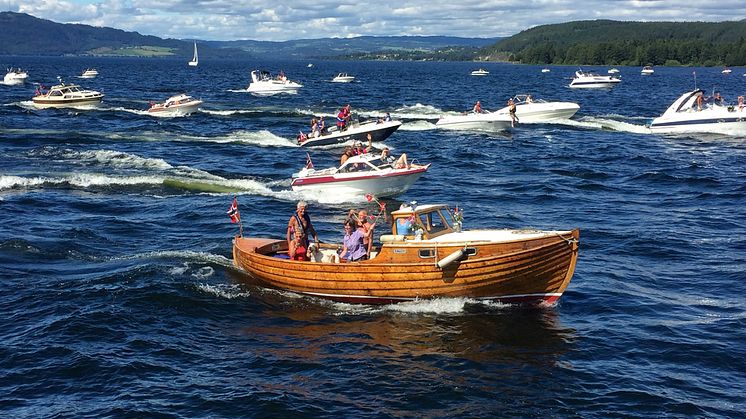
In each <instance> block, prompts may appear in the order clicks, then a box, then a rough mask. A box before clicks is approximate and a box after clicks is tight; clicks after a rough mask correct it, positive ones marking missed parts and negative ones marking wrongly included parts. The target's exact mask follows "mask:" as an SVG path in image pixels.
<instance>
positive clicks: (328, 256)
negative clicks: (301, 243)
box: [306, 243, 339, 263]
mask: <svg viewBox="0 0 746 419" xmlns="http://www.w3.org/2000/svg"><path fill="white" fill-rule="evenodd" d="M306 256H308V258H309V259H311V262H321V263H339V255H338V254H337V251H336V250H334V249H319V244H318V243H311V244H309V245H308V252H306Z"/></svg>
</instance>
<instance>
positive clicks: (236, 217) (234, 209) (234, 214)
mask: <svg viewBox="0 0 746 419" xmlns="http://www.w3.org/2000/svg"><path fill="white" fill-rule="evenodd" d="M227 214H228V216H229V217H230V218H231V223H237V222H239V221H241V213H240V212H238V200H237V199H236V197H233V203H232V204H231V207H230V208H228V212H227Z"/></svg>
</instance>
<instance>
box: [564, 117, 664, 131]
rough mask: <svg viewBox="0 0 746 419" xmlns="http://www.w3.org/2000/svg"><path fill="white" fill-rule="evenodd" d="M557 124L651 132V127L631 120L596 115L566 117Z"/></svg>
mask: <svg viewBox="0 0 746 419" xmlns="http://www.w3.org/2000/svg"><path fill="white" fill-rule="evenodd" d="M553 123H556V124H557V125H567V126H571V127H577V128H587V129H598V130H609V131H618V132H629V133H633V134H650V133H651V131H650V128H648V127H647V126H645V125H637V124H631V123H629V122H623V121H619V120H617V119H611V118H602V117H594V116H584V117H582V118H580V119H577V120H575V119H566V120H562V121H556V122H553Z"/></svg>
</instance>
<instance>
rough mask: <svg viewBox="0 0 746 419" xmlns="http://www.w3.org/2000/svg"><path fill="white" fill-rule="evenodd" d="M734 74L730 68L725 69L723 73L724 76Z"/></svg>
mask: <svg viewBox="0 0 746 419" xmlns="http://www.w3.org/2000/svg"><path fill="white" fill-rule="evenodd" d="M732 72H733V70H731V69H730V68H728V67H725V68H724V69H723V71H721V73H723V74H730V73H732Z"/></svg>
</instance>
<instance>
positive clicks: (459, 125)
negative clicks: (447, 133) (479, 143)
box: [435, 110, 512, 131]
mask: <svg viewBox="0 0 746 419" xmlns="http://www.w3.org/2000/svg"><path fill="white" fill-rule="evenodd" d="M435 126H436V127H438V128H442V129H452V130H478V131H505V130H507V129H509V128H510V127H511V126H512V123H511V120H510V116H509V115H507V114H506V115H501V114H499V113H497V112H489V111H487V110H482V112H468V113H465V114H461V115H446V116H442V117H441V118H440V119H439V120H438V122H436V123H435Z"/></svg>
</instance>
